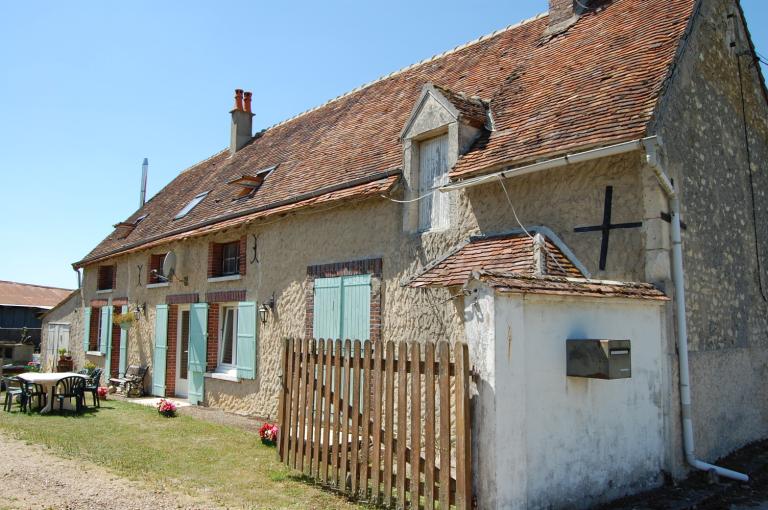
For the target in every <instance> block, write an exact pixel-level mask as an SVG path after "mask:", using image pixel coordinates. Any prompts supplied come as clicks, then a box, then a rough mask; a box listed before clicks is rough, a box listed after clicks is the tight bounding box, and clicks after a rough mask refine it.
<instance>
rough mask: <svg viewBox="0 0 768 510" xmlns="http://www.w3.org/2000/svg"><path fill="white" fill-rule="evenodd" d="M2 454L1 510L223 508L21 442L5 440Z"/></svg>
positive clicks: (0, 439)
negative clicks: (152, 486) (149, 485)
mask: <svg viewBox="0 0 768 510" xmlns="http://www.w3.org/2000/svg"><path fill="white" fill-rule="evenodd" d="M0 452H2V458H3V461H2V462H1V463H0V487H2V494H1V495H0V510H8V509H14V510H16V509H24V510H46V509H57V510H58V509H62V510H91V509H93V508H99V509H105V510H155V509H157V510H170V509H178V508H196V509H201V510H212V509H217V508H221V507H219V506H217V505H216V504H214V503H212V502H210V501H206V500H204V499H200V498H193V497H190V496H187V495H185V494H178V493H169V492H167V491H156V490H153V489H151V488H149V487H146V486H144V485H142V484H139V483H137V482H131V481H129V480H126V479H125V478H122V477H119V476H115V475H110V474H108V473H106V472H105V471H104V469H101V468H99V466H97V465H95V464H93V463H90V462H86V461H81V460H70V459H63V458H61V457H57V456H55V455H53V454H51V453H48V451H46V449H45V448H43V447H41V446H37V445H30V444H26V443H24V442H23V441H18V440H16V439H10V438H8V437H4V436H0Z"/></svg>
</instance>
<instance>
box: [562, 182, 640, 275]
mask: <svg viewBox="0 0 768 510" xmlns="http://www.w3.org/2000/svg"><path fill="white" fill-rule="evenodd" d="M612 202H613V186H606V187H605V205H604V206H603V223H602V224H601V225H593V226H591V227H576V228H574V229H573V231H574V232H602V233H603V239H602V241H601V242H600V270H601V271H604V270H605V261H606V259H607V258H608V239H609V238H610V236H611V230H613V229H616V228H638V227H642V226H643V222H642V221H635V222H632V223H611V204H612Z"/></svg>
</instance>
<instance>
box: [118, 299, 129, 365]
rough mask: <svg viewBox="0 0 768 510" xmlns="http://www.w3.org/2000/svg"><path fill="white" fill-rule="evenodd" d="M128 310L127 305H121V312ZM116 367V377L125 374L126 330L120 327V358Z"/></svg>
mask: <svg viewBox="0 0 768 510" xmlns="http://www.w3.org/2000/svg"><path fill="white" fill-rule="evenodd" d="M126 312H128V305H123V308H122V313H126ZM119 360H120V361H119V363H118V367H117V371H118V374H117V377H121V376H123V375H125V368H126V366H125V365H126V363H127V362H128V330H125V329H123V328H120V358H119Z"/></svg>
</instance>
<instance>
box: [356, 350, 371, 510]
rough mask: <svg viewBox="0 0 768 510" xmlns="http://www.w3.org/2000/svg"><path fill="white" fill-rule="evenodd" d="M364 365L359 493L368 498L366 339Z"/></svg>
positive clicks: (368, 359)
mask: <svg viewBox="0 0 768 510" xmlns="http://www.w3.org/2000/svg"><path fill="white" fill-rule="evenodd" d="M363 367H364V369H365V370H364V373H363V378H362V384H361V388H362V392H363V418H362V423H361V424H360V425H361V428H362V431H361V433H360V437H361V441H362V443H361V445H360V448H361V451H360V487H359V491H358V492H359V493H360V496H361V497H362V498H363V499H367V498H368V474H369V473H370V470H369V469H368V452H369V446H368V445H369V443H370V438H371V368H370V367H371V342H370V341H369V340H366V341H365V344H363Z"/></svg>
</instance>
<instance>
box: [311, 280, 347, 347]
mask: <svg viewBox="0 0 768 510" xmlns="http://www.w3.org/2000/svg"><path fill="white" fill-rule="evenodd" d="M313 314H314V315H313V323H312V336H314V337H315V338H328V339H336V338H341V278H317V279H315V304H314V309H313Z"/></svg>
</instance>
